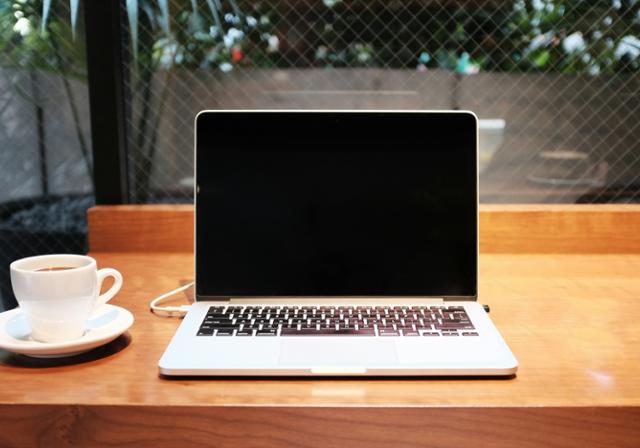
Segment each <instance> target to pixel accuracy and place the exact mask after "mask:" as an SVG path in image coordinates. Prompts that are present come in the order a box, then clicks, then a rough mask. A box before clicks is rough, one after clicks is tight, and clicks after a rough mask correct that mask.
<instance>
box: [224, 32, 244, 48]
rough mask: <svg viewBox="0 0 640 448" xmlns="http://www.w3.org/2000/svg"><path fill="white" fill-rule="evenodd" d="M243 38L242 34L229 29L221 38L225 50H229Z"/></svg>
mask: <svg viewBox="0 0 640 448" xmlns="http://www.w3.org/2000/svg"><path fill="white" fill-rule="evenodd" d="M243 37H244V33H243V32H242V31H240V30H239V29H236V28H229V31H227V34H226V35H225V36H224V38H223V41H224V46H225V47H227V48H231V47H232V46H233V44H234V43H236V42H238V41H240V40H242V38H243Z"/></svg>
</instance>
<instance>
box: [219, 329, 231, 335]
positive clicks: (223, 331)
mask: <svg viewBox="0 0 640 448" xmlns="http://www.w3.org/2000/svg"><path fill="white" fill-rule="evenodd" d="M216 336H233V328H220V329H219V330H218V332H217V333H216Z"/></svg>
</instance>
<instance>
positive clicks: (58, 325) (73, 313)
mask: <svg viewBox="0 0 640 448" xmlns="http://www.w3.org/2000/svg"><path fill="white" fill-rule="evenodd" d="M51 268H58V269H55V270H49V269H51ZM10 270H11V286H12V287H13V293H14V294H15V296H16V299H17V300H18V305H19V306H20V308H21V309H22V311H23V312H24V313H25V316H26V318H27V321H28V322H29V324H30V325H31V337H32V338H33V339H34V340H36V341H40V342H63V341H70V340H73V339H78V338H80V337H82V335H83V334H84V332H85V330H86V325H87V321H88V320H89V317H90V316H91V314H92V313H93V311H95V310H96V309H97V308H99V307H100V306H102V305H103V304H105V303H107V302H108V301H109V300H111V298H113V296H115V295H116V293H117V292H118V291H119V290H120V287H121V286H122V275H121V274H120V273H119V272H118V271H116V270H115V269H111V268H105V269H100V270H98V268H97V264H96V260H94V259H93V258H91V257H87V256H84V255H66V254H60V255H40V256H36V257H28V258H22V259H20V260H16V261H14V262H13V263H11V265H10ZM107 277H113V278H114V280H115V281H114V283H113V285H112V286H111V288H109V290H108V291H107V292H105V293H104V294H100V287H101V286H102V282H103V280H104V279H105V278H107ZM99 294H100V295H99Z"/></svg>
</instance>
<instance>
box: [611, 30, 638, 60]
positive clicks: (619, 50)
mask: <svg viewBox="0 0 640 448" xmlns="http://www.w3.org/2000/svg"><path fill="white" fill-rule="evenodd" d="M615 54H616V57H617V58H618V59H620V58H621V57H622V56H624V55H625V54H628V55H629V57H630V58H631V59H636V58H637V57H638V56H640V39H638V38H637V37H636V36H632V35H628V36H624V37H623V38H622V39H620V42H618V46H617V47H616V52H615Z"/></svg>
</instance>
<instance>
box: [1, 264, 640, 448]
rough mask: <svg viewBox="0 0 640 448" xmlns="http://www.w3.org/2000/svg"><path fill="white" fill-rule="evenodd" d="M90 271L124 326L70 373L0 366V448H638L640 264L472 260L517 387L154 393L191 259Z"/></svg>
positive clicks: (357, 386)
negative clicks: (173, 303) (165, 308)
mask: <svg viewBox="0 0 640 448" xmlns="http://www.w3.org/2000/svg"><path fill="white" fill-rule="evenodd" d="M93 255H94V256H95V257H96V258H97V260H98V264H99V266H101V267H107V266H111V267H115V268H117V269H118V270H120V271H121V272H122V273H123V275H124V278H125V283H124V286H123V289H122V291H121V292H120V293H119V294H118V296H117V297H116V298H115V299H114V300H113V303H115V304H117V305H121V306H124V307H126V308H128V309H129V310H131V311H132V312H133V314H134V315H135V319H136V322H135V324H134V325H133V327H132V328H131V329H130V331H129V332H128V333H127V334H125V335H124V336H122V337H120V338H118V339H117V340H115V341H114V342H112V343H111V344H109V345H107V346H105V347H103V348H100V349H96V350H94V351H92V352H90V353H87V354H85V355H80V356H78V357H76V358H71V359H67V360H38V359H33V358H28V357H24V356H20V355H13V354H10V353H7V352H2V351H0V447H5V446H22V445H24V444H31V445H41V446H68V445H74V446H121V445H123V444H127V443H129V444H131V443H135V444H136V445H140V446H145V445H148V446H154V447H164V446H202V445H206V446H216V447H227V446H229V447H231V446H233V447H242V448H248V447H270V446H304V447H311V446H314V447H315V446H322V447H334V446H341V445H346V446H366V447H385V448H388V447H404V446H434V447H449V446H451V447H458V448H459V447H461V446H469V445H473V446H479V447H541V446H562V447H565V446H570V447H584V446H602V447H605V446H606V447H638V446H640V331H639V330H640V328H639V324H638V322H640V279H639V277H638V273H639V272H640V255H639V254H633V253H630V254H591V255H589V254H571V255H563V254H531V253H527V254H486V255H482V256H481V258H480V299H481V302H482V303H487V304H489V305H490V306H491V310H492V311H491V317H492V319H493V321H494V322H495V324H496V326H497V327H498V329H499V330H500V331H501V332H502V334H503V336H504V338H505V340H506V341H507V343H508V344H509V346H510V347H511V349H512V351H513V352H514V354H515V355H516V357H517V358H518V360H519V362H520V369H519V371H518V374H517V377H515V378H512V379H478V378H476V379H451V378H449V379H447V378H437V379H403V378H399V379H380V380H359V379H318V380H306V379H287V380H280V379H255V380H240V379H216V380H202V379H177V380H176V379H166V378H161V377H159V375H158V368H157V363H158V360H159V358H160V356H161V354H162V352H163V350H164V349H165V347H166V346H167V344H168V342H169V340H170V338H171V336H172V335H173V333H174V331H175V329H176V327H177V326H178V324H179V320H177V319H172V318H160V317H156V316H154V315H152V314H151V313H150V312H149V311H148V310H147V306H148V302H149V300H150V299H151V298H152V297H154V296H157V295H159V294H161V293H163V292H165V291H168V290H171V289H173V288H175V287H177V286H178V285H179V283H180V281H181V280H188V279H190V278H192V275H193V274H192V271H193V257H192V254H190V253H177V252H174V253H170V252H164V253H153V252H148V253H139V252H94V253H93ZM177 299H178V300H182V301H184V300H186V299H185V297H184V296H182V297H178V298H177Z"/></svg>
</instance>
